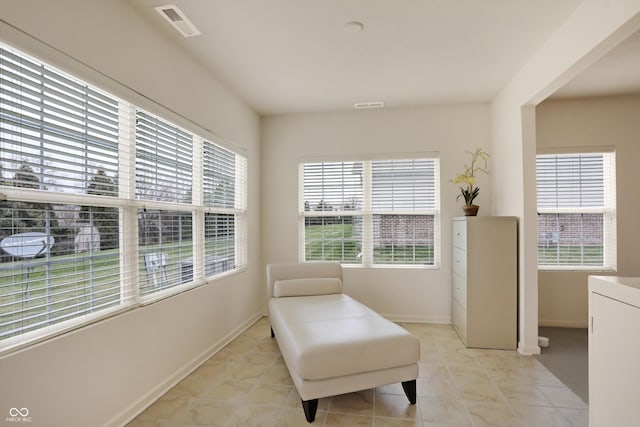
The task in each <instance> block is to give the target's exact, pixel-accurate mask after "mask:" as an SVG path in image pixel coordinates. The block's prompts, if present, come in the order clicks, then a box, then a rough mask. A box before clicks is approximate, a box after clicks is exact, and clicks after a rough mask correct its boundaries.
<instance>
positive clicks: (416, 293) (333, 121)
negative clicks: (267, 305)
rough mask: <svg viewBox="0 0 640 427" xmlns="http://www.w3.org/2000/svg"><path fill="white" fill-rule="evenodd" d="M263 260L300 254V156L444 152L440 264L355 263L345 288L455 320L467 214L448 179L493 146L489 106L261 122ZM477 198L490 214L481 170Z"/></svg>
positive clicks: (370, 299) (374, 300) (399, 309)
mask: <svg viewBox="0 0 640 427" xmlns="http://www.w3.org/2000/svg"><path fill="white" fill-rule="evenodd" d="M262 144H263V146H262V151H263V154H262V186H261V197H262V230H263V231H262V232H263V234H262V253H263V260H264V263H265V264H266V263H271V262H291V261H297V260H298V238H299V236H298V221H299V217H298V160H299V159H300V158H301V157H305V156H322V155H332V156H333V155H357V154H362V153H409V154H410V153H415V152H426V151H437V152H440V159H441V199H442V244H441V248H442V266H441V268H440V269H438V270H432V269H431V270H430V269H424V268H415V269H398V268H394V269H385V268H370V269H366V268H349V269H347V270H346V271H345V273H344V274H345V289H346V292H347V293H349V294H351V295H352V296H354V297H355V298H357V299H359V300H361V301H363V302H364V303H366V304H368V305H369V306H370V307H372V308H374V309H375V310H377V311H379V312H380V313H381V314H383V315H385V316H388V317H390V318H392V319H395V320H406V321H420V322H445V323H449V322H450V320H451V237H450V235H451V223H450V221H451V217H453V216H460V215H462V209H461V205H462V202H456V196H457V195H458V187H457V186H456V185H454V184H451V183H450V182H449V180H450V179H451V178H453V177H454V176H455V175H456V174H457V173H460V172H462V171H463V165H464V164H465V163H469V156H468V155H467V154H466V153H465V151H467V150H469V151H473V150H474V149H475V148H477V147H483V148H485V149H486V150H488V151H491V150H490V147H489V107H488V105H456V106H437V107H422V108H401V109H380V110H365V111H362V110H359V111H355V110H354V111H347V112H336V113H325V114H300V115H287V116H273V117H267V118H264V119H263V126H262ZM479 186H480V187H481V192H480V196H479V198H478V199H476V200H477V203H478V204H479V205H480V206H481V208H480V213H479V214H480V215H489V214H490V213H491V212H490V206H491V185H490V179H489V177H488V176H481V177H480V181H479Z"/></svg>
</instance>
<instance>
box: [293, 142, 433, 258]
mask: <svg viewBox="0 0 640 427" xmlns="http://www.w3.org/2000/svg"><path fill="white" fill-rule="evenodd" d="M420 160H427V161H433V162H434V165H433V175H434V176H433V197H434V201H433V204H434V206H433V208H431V209H416V210H411V209H407V210H393V209H386V210H384V209H376V208H374V207H373V197H374V196H373V191H374V190H373V188H372V176H373V163H375V162H392V161H420ZM339 162H344V163H346V162H354V163H361V164H362V174H363V177H362V187H361V190H362V207H361V209H354V210H344V209H343V210H332V211H313V210H312V209H308V210H307V209H306V207H305V183H304V179H305V171H304V169H305V165H307V164H317V163H339ZM298 173H299V184H298V212H299V213H298V218H299V222H298V237H299V239H298V240H299V241H298V249H299V250H298V257H299V260H300V261H302V262H304V261H306V246H307V242H306V234H305V232H306V227H305V224H306V222H307V220H309V219H310V218H316V219H322V218H327V217H338V218H345V217H353V218H361V220H362V226H361V227H362V237H361V245H362V246H361V259H362V262H361V263H350V262H344V261H340V263H341V264H342V265H343V266H344V267H348V268H403V269H434V270H437V269H440V265H441V240H440V235H441V208H440V156H439V153H435V152H420V153H410V154H407V153H402V154H382V155H375V156H371V155H360V156H323V157H303V158H300V159H299V161H298ZM385 215H387V216H388V215H400V216H407V215H408V216H424V217H432V218H433V231H432V232H433V264H426V263H425V264H421V263H399V262H398V263H375V262H374V243H375V238H374V217H375V216H385ZM414 246H415V244H414Z"/></svg>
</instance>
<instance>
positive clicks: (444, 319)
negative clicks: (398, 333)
mask: <svg viewBox="0 0 640 427" xmlns="http://www.w3.org/2000/svg"><path fill="white" fill-rule="evenodd" d="M381 316H382V317H384V318H386V319H389V320H391V321H392V322H400V323H438V324H449V325H450V324H451V317H449V316H407V315H402V314H381Z"/></svg>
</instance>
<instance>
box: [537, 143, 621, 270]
mask: <svg viewBox="0 0 640 427" xmlns="http://www.w3.org/2000/svg"><path fill="white" fill-rule="evenodd" d="M581 155H585V156H586V155H603V171H602V177H601V178H600V179H601V180H602V192H603V195H602V199H603V200H602V204H601V205H599V206H594V205H593V202H590V203H588V204H591V205H590V206H571V207H567V206H562V207H558V206H556V207H544V206H540V203H541V200H540V199H541V197H540V193H539V191H540V189H539V184H538V183H539V181H540V176H539V171H538V162H539V160H540V158H542V157H550V156H560V157H571V156H576V157H577V156H581ZM557 174H558V172H557V169H556V175H557ZM616 179H617V178H616V151H615V148H614V147H610V146H604V147H567V148H546V149H539V150H538V152H537V153H536V208H537V212H538V219H537V223H536V227H537V228H538V232H537V250H536V253H537V259H538V262H537V264H538V265H537V267H538V270H539V271H596V272H615V271H616V270H617V218H616V217H617V202H616ZM555 192H556V197H558V195H557V193H558V189H557V188H556V190H555ZM564 202H565V203H566V202H567V201H566V200H564ZM580 204H582V202H580ZM572 214H577V215H590V214H597V215H602V222H603V225H602V230H601V231H602V264H600V265H594V264H588V263H587V264H585V263H584V261H582V263H569V262H566V261H565V262H564V263H560V261H559V262H558V263H557V264H549V263H547V264H543V263H541V258H542V257H541V255H540V248H541V246H543V244H542V243H541V240H540V230H539V229H540V220H541V217H542V216H543V215H558V216H559V217H560V216H561V215H572ZM579 247H580V248H581V249H580V250H581V254H582V253H584V252H585V245H584V244H581V245H580V246H579ZM558 250H560V249H558Z"/></svg>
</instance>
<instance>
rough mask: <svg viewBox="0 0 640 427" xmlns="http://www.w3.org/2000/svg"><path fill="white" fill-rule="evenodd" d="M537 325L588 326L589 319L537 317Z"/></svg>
mask: <svg viewBox="0 0 640 427" xmlns="http://www.w3.org/2000/svg"><path fill="white" fill-rule="evenodd" d="M538 326H548V327H554V326H555V327H557V328H588V327H589V321H588V320H585V321H580V320H552V319H538Z"/></svg>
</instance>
